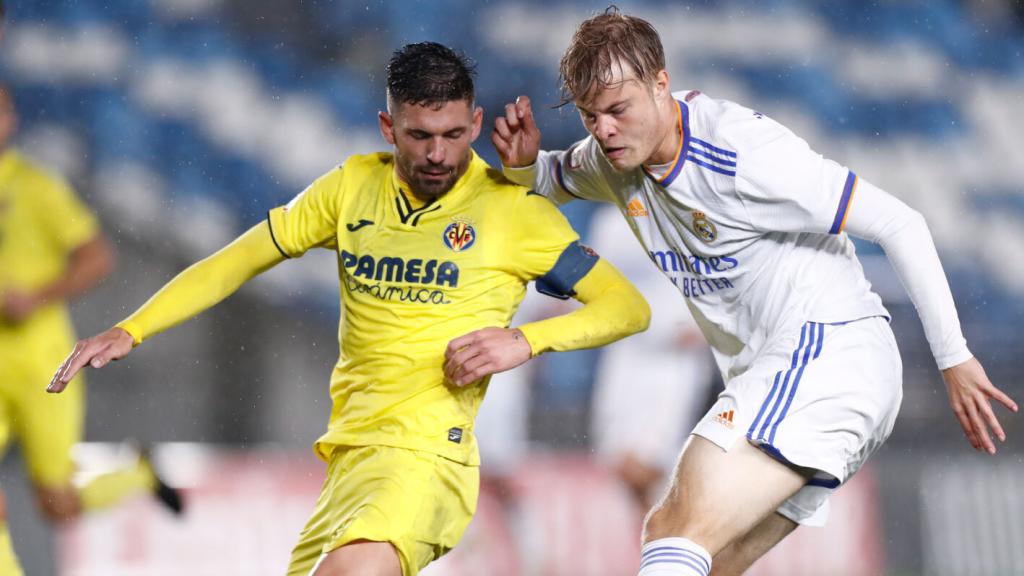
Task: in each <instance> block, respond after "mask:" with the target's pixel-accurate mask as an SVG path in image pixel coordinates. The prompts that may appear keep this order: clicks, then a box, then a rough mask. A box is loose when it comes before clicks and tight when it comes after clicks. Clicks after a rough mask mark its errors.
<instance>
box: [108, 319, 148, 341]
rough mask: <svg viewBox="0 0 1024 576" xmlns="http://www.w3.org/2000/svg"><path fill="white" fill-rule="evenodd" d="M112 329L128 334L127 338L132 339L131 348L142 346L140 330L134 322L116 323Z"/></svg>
mask: <svg viewBox="0 0 1024 576" xmlns="http://www.w3.org/2000/svg"><path fill="white" fill-rule="evenodd" d="M114 328H120V329H121V330H124V331H125V332H127V333H128V335H129V336H131V337H132V347H133V348H134V347H135V346H138V345H139V344H142V329H141V328H139V325H138V324H136V323H135V322H132V321H131V320H125V321H123V322H118V323H117V324H115V325H114Z"/></svg>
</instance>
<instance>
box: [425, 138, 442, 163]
mask: <svg viewBox="0 0 1024 576" xmlns="http://www.w3.org/2000/svg"><path fill="white" fill-rule="evenodd" d="M444 158H445V147H444V142H442V141H441V140H440V139H436V140H431V141H430V144H429V146H428V147H427V160H428V161H429V162H430V163H431V164H442V163H444Z"/></svg>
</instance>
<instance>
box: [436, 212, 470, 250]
mask: <svg viewBox="0 0 1024 576" xmlns="http://www.w3.org/2000/svg"><path fill="white" fill-rule="evenodd" d="M442 239H443V240H444V245H445V246H447V247H448V248H450V249H451V250H452V252H462V251H463V250H468V249H470V248H471V247H472V246H473V244H474V243H475V242H476V229H474V228H473V225H472V224H471V223H470V222H469V220H456V221H454V222H452V223H451V224H449V225H448V227H447V228H445V229H444V234H443V235H442Z"/></svg>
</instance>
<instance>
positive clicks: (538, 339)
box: [516, 322, 547, 358]
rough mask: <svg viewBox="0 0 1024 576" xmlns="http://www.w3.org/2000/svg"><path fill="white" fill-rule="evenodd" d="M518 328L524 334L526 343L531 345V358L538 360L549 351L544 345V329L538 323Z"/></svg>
mask: <svg viewBox="0 0 1024 576" xmlns="http://www.w3.org/2000/svg"><path fill="white" fill-rule="evenodd" d="M516 328H517V329H518V330H519V331H520V332H522V333H523V336H524V337H525V338H526V343H527V344H529V345H530V357H531V358H536V357H537V356H540V355H541V354H542V353H543V352H546V351H547V349H546V345H545V343H544V329H543V328H542V327H540V326H538V325H537V323H536V322H530V323H528V324H523V325H522V326H516Z"/></svg>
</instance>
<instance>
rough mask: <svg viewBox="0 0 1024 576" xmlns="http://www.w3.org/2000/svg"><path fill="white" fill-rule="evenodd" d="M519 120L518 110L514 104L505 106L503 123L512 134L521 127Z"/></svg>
mask: <svg viewBox="0 0 1024 576" xmlns="http://www.w3.org/2000/svg"><path fill="white" fill-rule="evenodd" d="M519 118H520V116H519V108H518V107H517V106H516V105H515V104H505V122H507V123H508V128H509V130H511V131H512V132H513V133H515V132H518V131H519V128H520V127H521V124H520V122H519Z"/></svg>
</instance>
